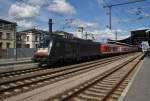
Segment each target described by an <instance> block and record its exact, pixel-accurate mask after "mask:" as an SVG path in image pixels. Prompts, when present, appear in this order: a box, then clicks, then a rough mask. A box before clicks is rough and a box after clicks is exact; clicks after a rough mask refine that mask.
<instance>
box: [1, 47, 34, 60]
mask: <svg viewBox="0 0 150 101" xmlns="http://www.w3.org/2000/svg"><path fill="white" fill-rule="evenodd" d="M35 51H36V48H17V49H15V48H8V49H0V59H11V58H28V57H32V56H33V54H34V52H35Z"/></svg>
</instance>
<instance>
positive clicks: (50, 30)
mask: <svg viewBox="0 0 150 101" xmlns="http://www.w3.org/2000/svg"><path fill="white" fill-rule="evenodd" d="M52 24H53V23H52V19H49V22H48V25H49V32H50V33H52Z"/></svg>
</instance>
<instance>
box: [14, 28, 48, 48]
mask: <svg viewBox="0 0 150 101" xmlns="http://www.w3.org/2000/svg"><path fill="white" fill-rule="evenodd" d="M48 34H49V32H48V31H43V30H38V29H35V28H33V29H28V30H24V31H20V32H17V48H37V47H38V45H39V42H40V41H41V40H42V39H43V38H44V36H45V35H48Z"/></svg>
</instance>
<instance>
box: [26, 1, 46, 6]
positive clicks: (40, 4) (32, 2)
mask: <svg viewBox="0 0 150 101" xmlns="http://www.w3.org/2000/svg"><path fill="white" fill-rule="evenodd" d="M47 3H48V0H29V1H28V4H30V5H34V6H37V5H38V6H43V5H46V4H47Z"/></svg>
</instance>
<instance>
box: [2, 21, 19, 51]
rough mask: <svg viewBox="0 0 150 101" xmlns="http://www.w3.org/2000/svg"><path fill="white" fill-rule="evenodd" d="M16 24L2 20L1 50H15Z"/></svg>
mask: <svg viewBox="0 0 150 101" xmlns="http://www.w3.org/2000/svg"><path fill="white" fill-rule="evenodd" d="M16 25H17V24H16V23H13V22H9V21H6V20H2V19H0V49H7V48H14V47H15V40H16V39H15V38H16V34H15V33H16Z"/></svg>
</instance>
